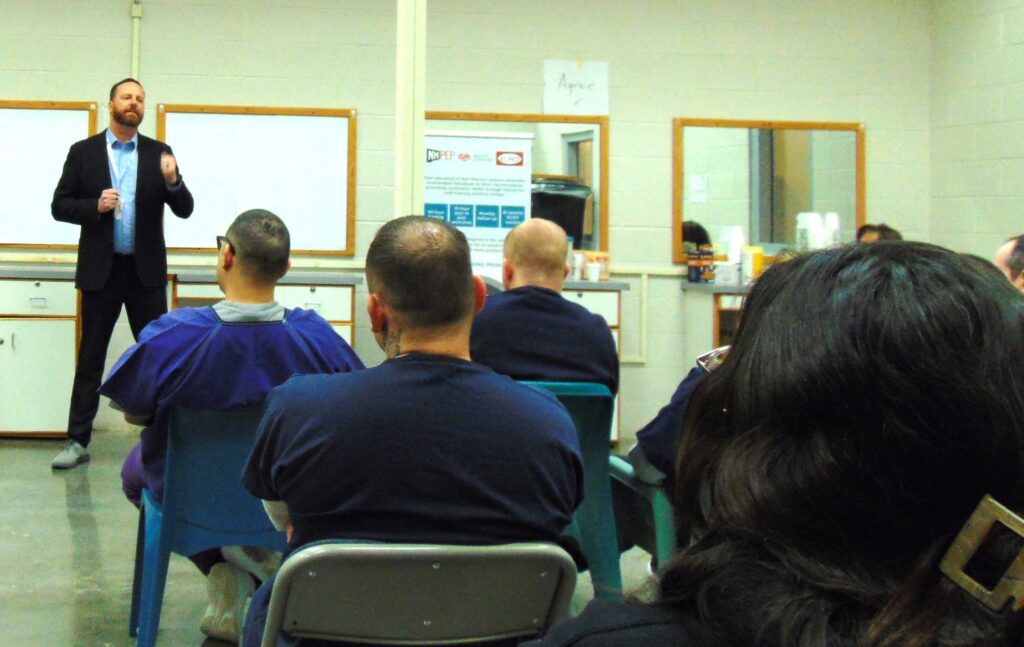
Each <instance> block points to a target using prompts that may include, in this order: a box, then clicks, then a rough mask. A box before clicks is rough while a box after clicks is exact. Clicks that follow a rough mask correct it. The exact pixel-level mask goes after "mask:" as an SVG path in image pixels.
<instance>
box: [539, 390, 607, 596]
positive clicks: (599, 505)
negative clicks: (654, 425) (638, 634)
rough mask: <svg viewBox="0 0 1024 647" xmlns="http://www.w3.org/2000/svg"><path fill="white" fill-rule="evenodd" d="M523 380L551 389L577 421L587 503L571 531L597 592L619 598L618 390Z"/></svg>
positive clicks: (581, 508)
mask: <svg viewBox="0 0 1024 647" xmlns="http://www.w3.org/2000/svg"><path fill="white" fill-rule="evenodd" d="M523 384H526V385H528V386H532V387H534V388H539V389H544V390H546V391H549V392H551V393H552V394H553V395H554V396H555V397H557V398H558V401H559V402H561V403H562V404H563V405H565V408H566V409H568V410H569V415H570V416H572V421H573V422H574V423H575V424H576V435H577V437H578V438H579V442H580V451H581V452H582V453H583V503H581V504H580V507H579V508H577V510H576V514H575V515H574V516H573V524H572V526H570V528H569V530H568V531H567V532H568V533H569V534H570V535H572V536H574V537H575V538H576V539H577V540H578V541H579V542H580V547H581V548H582V549H583V555H584V556H585V557H586V558H587V564H588V566H589V568H590V577H591V580H592V581H593V582H594V595H595V596H598V597H603V598H611V599H621V598H622V569H621V567H620V564H619V541H618V536H617V534H616V531H615V512H614V510H613V509H612V490H611V481H610V476H609V474H608V459H609V457H610V456H611V435H612V414H613V411H614V406H615V399H614V396H612V392H611V391H610V390H609V389H608V387H607V386H605V385H603V384H591V383H589V382H523Z"/></svg>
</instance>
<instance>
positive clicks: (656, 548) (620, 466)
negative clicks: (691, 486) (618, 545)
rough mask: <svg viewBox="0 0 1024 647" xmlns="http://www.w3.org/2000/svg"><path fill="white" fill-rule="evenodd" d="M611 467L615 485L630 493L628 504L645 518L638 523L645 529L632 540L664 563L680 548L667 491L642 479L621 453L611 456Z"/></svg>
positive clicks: (609, 463) (609, 462)
mask: <svg viewBox="0 0 1024 647" xmlns="http://www.w3.org/2000/svg"><path fill="white" fill-rule="evenodd" d="M608 468H609V470H610V472H611V477H612V478H613V479H614V480H615V483H613V486H617V487H618V488H619V490H618V492H622V493H626V494H627V497H625V498H627V501H626V502H625V503H626V505H629V506H630V507H631V508H633V509H632V510H630V513H631V514H632V513H636V514H639V515H641V516H642V518H643V521H644V523H641V524H636V525H637V526H640V528H642V530H640V531H639V532H637V533H636V536H631V537H630V539H631V540H632V542H631V543H636V544H637V545H638V546H640V547H641V548H643V549H644V550H646V551H647V552H648V553H650V554H651V555H653V556H654V557H655V559H657V560H658V563H659V564H664V563H665V562H666V561H668V559H669V558H670V557H672V556H673V555H675V554H676V552H677V551H678V550H679V540H678V538H677V536H676V519H675V512H674V511H673V510H672V503H671V502H670V501H669V498H668V495H667V493H666V492H665V490H664V488H662V487H660V486H658V485H651V484H650V483H644V482H643V481H641V480H640V479H638V478H637V477H636V473H635V472H634V471H633V466H632V465H631V464H630V463H629V461H627V460H625V459H623V458H622V457H620V456H611V457H610V458H609V459H608ZM623 534H629V533H628V532H624V533H623Z"/></svg>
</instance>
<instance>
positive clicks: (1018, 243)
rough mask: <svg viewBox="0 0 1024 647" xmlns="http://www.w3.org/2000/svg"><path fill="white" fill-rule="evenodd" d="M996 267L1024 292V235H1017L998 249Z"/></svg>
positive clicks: (1014, 285)
mask: <svg viewBox="0 0 1024 647" xmlns="http://www.w3.org/2000/svg"><path fill="white" fill-rule="evenodd" d="M994 262H995V264H996V267H998V268H999V270H1000V271H1001V272H1002V273H1003V274H1005V275H1006V278H1007V279H1009V280H1010V283H1013V287H1015V288H1017V289H1018V290H1019V291H1020V292H1021V293H1022V294H1024V235H1022V236H1015V237H1013V238H1011V239H1010V240H1008V241H1006V242H1005V243H1003V245H1002V246H1001V247H1000V248H999V249H998V250H996V257H995V259H994Z"/></svg>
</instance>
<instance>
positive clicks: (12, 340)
mask: <svg viewBox="0 0 1024 647" xmlns="http://www.w3.org/2000/svg"><path fill="white" fill-rule="evenodd" d="M74 378H75V320H74V319H0V432H7V433H10V432H17V433H32V432H55V431H56V432H62V431H67V425H68V403H69V402H70V398H71V384H72V382H73V381H74Z"/></svg>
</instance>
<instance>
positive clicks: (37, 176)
mask: <svg viewBox="0 0 1024 647" xmlns="http://www.w3.org/2000/svg"><path fill="white" fill-rule="evenodd" d="M97 108H98V106H97V105H96V103H95V102H90V101H0V196H2V197H0V247H25V248H43V247H45V248H49V249H74V248H76V247H77V246H78V234H79V232H80V229H79V227H76V226H74V225H70V224H68V223H66V222H57V221H56V220H54V219H53V216H52V215H51V214H50V203H51V202H52V201H53V190H54V189H55V188H57V181H58V180H60V174H61V171H62V169H63V168H64V160H65V159H67V156H68V149H69V148H71V145H72V144H74V143H75V142H77V141H79V140H82V139H85V138H86V137H89V136H90V135H95V134H96V112H97Z"/></svg>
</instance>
